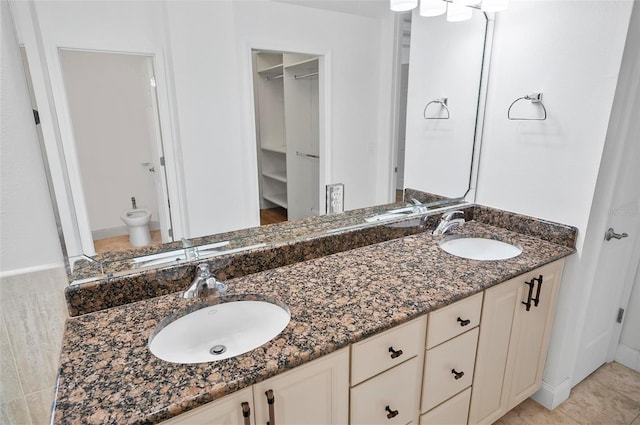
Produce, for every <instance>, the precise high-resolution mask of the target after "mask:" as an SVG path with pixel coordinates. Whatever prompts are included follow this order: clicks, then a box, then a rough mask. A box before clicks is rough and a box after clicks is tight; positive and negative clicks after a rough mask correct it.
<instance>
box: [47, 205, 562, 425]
mask: <svg viewBox="0 0 640 425" xmlns="http://www.w3.org/2000/svg"><path fill="white" fill-rule="evenodd" d="M467 213H468V214H469V213H471V212H469V211H467ZM456 232H462V233H464V234H469V235H475V236H486V237H492V238H498V239H501V240H504V241H508V242H512V243H516V244H519V245H520V246H522V247H523V252H522V254H521V255H519V256H518V257H515V258H512V259H508V260H502V261H476V260H467V259H462V258H458V257H455V256H452V255H449V254H447V253H445V252H444V251H442V250H441V249H440V248H439V247H438V245H437V241H438V239H439V238H438V237H435V236H432V235H431V234H430V233H420V234H416V235H412V236H407V237H404V238H400V239H395V240H390V241H386V242H382V243H378V244H375V245H370V246H366V247H363V248H358V249H354V250H351V251H348V252H342V253H338V254H334V255H330V256H327V257H323V258H317V259H313V260H309V261H304V262H299V263H296V264H292V265H289V266H286V267H281V268H276V269H273V270H268V271H264V272H261V273H256V274H252V275H247V276H244V277H241V278H237V279H232V280H228V281H227V282H226V283H227V284H228V285H229V292H228V293H229V296H230V298H229V299H233V297H234V296H238V295H240V296H242V294H254V293H259V294H264V295H265V296H269V297H275V298H277V299H279V300H280V301H282V302H284V303H285V304H287V305H288V307H289V309H290V311H291V322H290V323H289V325H288V326H287V327H286V328H285V330H284V331H283V332H282V333H281V334H280V335H278V336H277V337H276V338H275V339H273V340H272V341H270V342H268V343H266V344H264V345H263V346H261V347H259V348H257V349H255V350H253V351H250V352H249V353H246V354H243V355H240V356H237V357H235V358H231V359H226V360H221V361H217V362H213V363H205V364H194V365H179V364H172V363H167V362H164V361H161V360H159V359H157V358H155V357H154V356H153V355H152V354H151V353H150V352H149V350H148V349H147V341H148V338H149V335H150V334H151V333H152V332H153V331H154V329H155V328H156V326H157V325H158V323H159V322H160V321H161V320H162V319H163V318H165V317H167V316H169V315H171V314H175V312H176V310H179V309H182V308H187V307H189V306H190V305H193V304H195V303H201V302H202V301H201V300H200V301H198V300H194V301H187V300H183V299H182V298H181V297H180V294H179V293H175V294H170V295H165V296H162V297H157V298H153V299H149V300H144V301H140V302H137V303H133V304H128V305H124V306H121V307H117V308H112V309H109V310H104V311H99V312H95V313H91V314H87V315H84V316H80V317H77V318H72V319H69V320H68V321H67V325H66V330H65V337H64V342H63V349H62V354H61V358H60V372H59V378H58V379H59V380H58V392H57V395H56V406H55V412H54V422H55V423H58V424H62V423H65V424H95V423H100V424H104V423H117V424H128V423H155V422H159V421H161V420H163V419H166V418H169V417H172V416H175V415H178V414H180V413H182V412H184V411H187V410H190V409H192V408H195V407H197V406H200V405H202V404H205V403H207V402H209V401H212V400H214V399H217V398H220V397H222V396H224V395H225V394H228V393H231V392H233V391H236V390H238V389H241V388H243V387H247V386H249V385H251V384H253V383H255V382H258V381H261V380H264V379H266V378H268V377H270V376H273V375H276V374H278V373H280V372H283V371H285V370H287V369H290V368H292V367H295V366H297V365H300V364H302V363H305V362H307V361H309V360H312V359H315V358H318V357H320V356H322V355H324V354H327V353H329V352H332V351H335V350H336V349H339V348H341V347H345V346H347V345H349V344H351V343H354V342H356V341H358V340H361V339H363V338H366V337H368V336H370V335H373V334H375V333H378V332H381V331H383V330H386V329H388V328H391V327H393V326H396V325H398V324H401V323H403V322H406V321H408V320H411V319H413V318H415V317H418V316H420V315H423V314H425V313H428V312H429V311H432V310H434V309H437V308H440V307H443V306H445V305H447V304H449V303H452V302H454V301H456V300H459V299H461V298H464V297H467V296H470V295H472V294H474V293H477V292H479V291H482V290H484V289H485V288H488V287H490V286H492V285H495V284H497V283H500V282H503V281H505V280H508V279H510V278H512V277H515V276H517V275H520V274H522V273H525V272H527V271H529V270H531V269H533V268H536V267H538V266H541V265H544V264H547V263H549V262H552V261H554V260H557V259H559V258H562V257H565V256H567V255H569V254H571V253H573V252H574V249H573V248H572V247H567V246H564V245H559V244H555V243H551V242H547V241H545V240H542V239H539V238H535V237H532V236H529V235H525V234H522V233H515V232H512V231H509V230H505V229H503V228H499V227H495V226H492V225H489V224H485V223H481V222H477V221H472V222H469V223H467V224H466V225H465V227H464V229H461V230H459V231H456ZM226 300H227V299H223V301H226ZM208 301H209V302H216V301H220V300H219V299H216V298H212V299H210V300H208Z"/></svg>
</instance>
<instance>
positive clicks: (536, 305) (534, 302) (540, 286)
mask: <svg viewBox="0 0 640 425" xmlns="http://www.w3.org/2000/svg"><path fill="white" fill-rule="evenodd" d="M534 280H535V281H537V282H538V289H537V290H536V297H535V298H532V301H533V305H534V306H535V307H538V303H539V302H540V289H541V288H542V275H540V276H539V277H534V278H533V279H531V281H532V282H533V281H534Z"/></svg>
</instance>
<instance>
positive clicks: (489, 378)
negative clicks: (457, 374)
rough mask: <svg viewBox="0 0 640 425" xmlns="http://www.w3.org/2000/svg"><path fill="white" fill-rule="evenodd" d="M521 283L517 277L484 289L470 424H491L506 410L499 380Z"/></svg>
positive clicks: (502, 379) (507, 350) (503, 375)
mask: <svg viewBox="0 0 640 425" xmlns="http://www.w3.org/2000/svg"><path fill="white" fill-rule="evenodd" d="M521 286H522V283H521V279H518V278H516V279H513V280H510V281H507V282H505V283H501V284H499V285H497V286H494V287H492V288H489V289H487V290H486V291H485V294H484V303H483V307H482V319H481V321H480V336H479V338H478V350H477V355H476V368H475V375H474V378H473V389H472V395H471V407H470V409H469V423H470V424H480V423H482V424H484V423H488V424H490V423H493V422H494V421H496V420H497V419H498V418H500V416H502V415H503V414H504V413H506V410H505V408H504V406H503V405H502V403H501V402H502V383H503V381H504V377H505V368H506V364H507V354H508V353H509V339H510V337H511V326H512V323H513V316H514V313H515V305H516V302H520V301H519V298H518V294H519V291H520V287H521Z"/></svg>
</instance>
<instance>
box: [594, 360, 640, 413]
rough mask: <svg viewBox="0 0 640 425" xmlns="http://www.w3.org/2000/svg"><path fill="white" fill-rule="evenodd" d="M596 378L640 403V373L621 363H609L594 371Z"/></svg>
mask: <svg viewBox="0 0 640 425" xmlns="http://www.w3.org/2000/svg"><path fill="white" fill-rule="evenodd" d="M589 379H590V380H591V379H594V380H596V381H598V382H600V383H601V384H603V385H606V386H607V387H609V388H611V389H614V390H616V391H618V392H619V393H622V394H624V395H626V396H627V397H629V398H631V399H633V400H634V401H636V402H638V403H640V373H638V372H636V371H635V370H633V369H629V368H628V367H626V366H623V365H621V364H620V363H615V362H614V363H608V364H605V365H604V366H602V367H600V369H598V370H596V371H595V372H593V374H592V375H591V376H590V377H589Z"/></svg>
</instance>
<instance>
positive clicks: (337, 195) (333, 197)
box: [327, 183, 344, 214]
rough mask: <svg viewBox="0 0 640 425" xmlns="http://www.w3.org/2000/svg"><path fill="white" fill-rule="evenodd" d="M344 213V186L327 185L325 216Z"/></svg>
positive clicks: (341, 184)
mask: <svg viewBox="0 0 640 425" xmlns="http://www.w3.org/2000/svg"><path fill="white" fill-rule="evenodd" d="M343 211H344V184H343V183H334V184H328V185H327V214H338V213H341V212H343Z"/></svg>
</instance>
